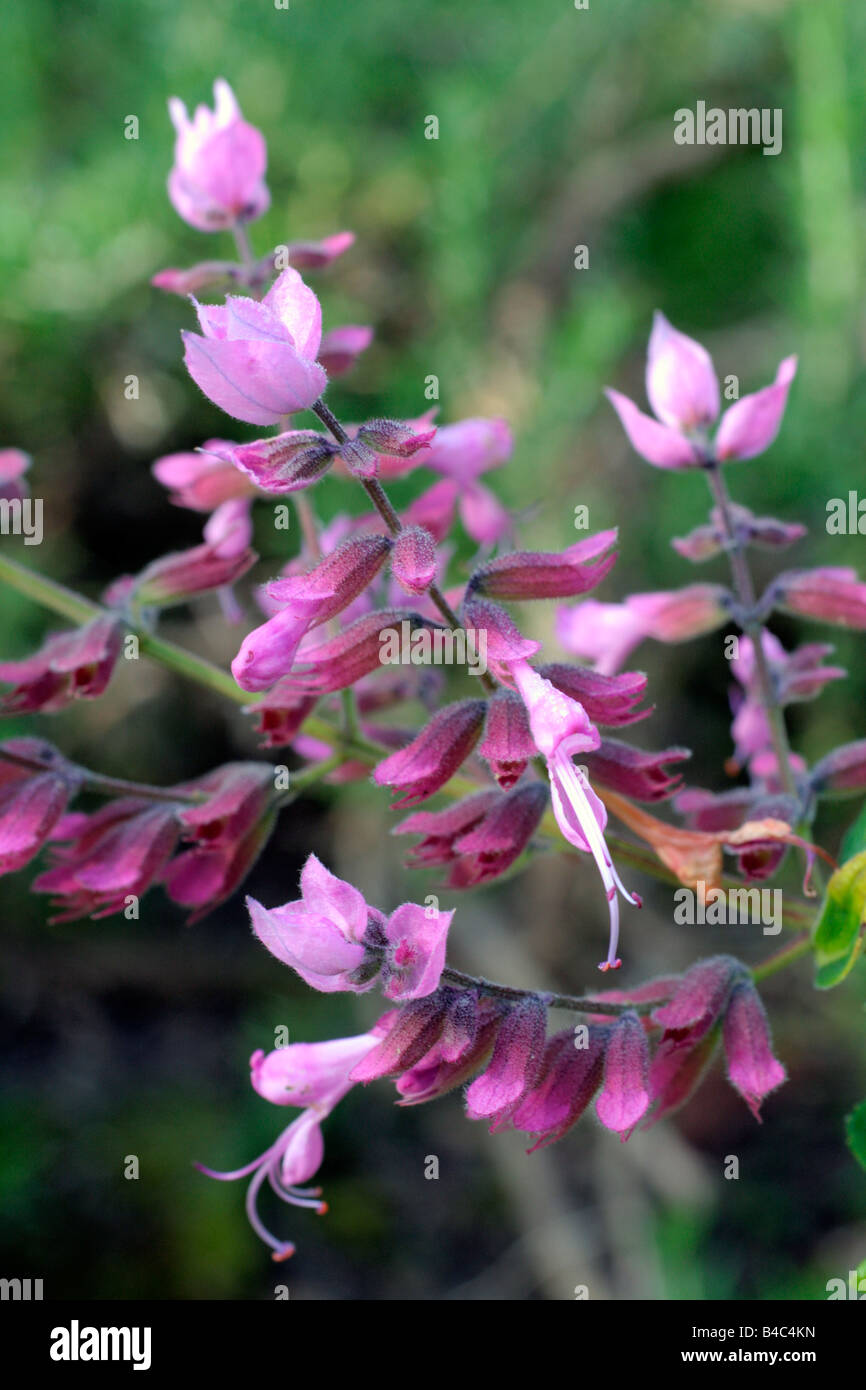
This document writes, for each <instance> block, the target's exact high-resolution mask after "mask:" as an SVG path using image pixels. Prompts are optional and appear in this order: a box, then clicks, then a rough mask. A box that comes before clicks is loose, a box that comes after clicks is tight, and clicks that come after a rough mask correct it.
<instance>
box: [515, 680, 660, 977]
mask: <svg viewBox="0 0 866 1390" xmlns="http://www.w3.org/2000/svg"><path fill="white" fill-rule="evenodd" d="M511 673H512V676H513V677H514V683H515V685H516V686H517V689H518V690H519V691H520V694H521V696H522V697H523V701H524V703H525V705H526V709H527V712H528V714H529V723H530V727H531V729H532V736H533V738H534V739H535V744H536V747H537V748H538V751H539V752H540V753H541V754H542V755H543V757H544V758H545V759H546V761H547V771H548V775H549V777H550V792H551V796H552V799H553V813H554V815H555V817H556V823H557V825H558V826H559V828H560V830H561V831H562V834H563V835H564V836H565V838H566V840H568V842H569V844H571V845H574V846H575V848H576V849H580V850H583V851H584V852H585V853H588V854H591V855H592V857H593V859H594V860H595V862H596V865H597V867H598V871H599V873H600V874H601V879H602V883H603V884H604V889H605V893H606V894H607V901H608V907H609V910H610V944H609V946H608V953H607V959H606V960H605V961H603V962H602V964H601V965H600V967H599V969H601V970H616V969H618V968H619V966H620V965H621V964H622V962H621V961H620V959H619V958H618V956H617V954H616V948H617V943H618V940H619V902H618V900H617V894H618V893H621V894H622V896H623V897H624V898H625V900H626V902H628V903H631V904H632V906H634V907H640V905H641V903H640V898H638V897H637V896H636V895H633V894H631V893H629V892H628V890H627V889H626V888H624V887H623V884H622V882H621V881H620V878H619V875H618V874H617V872H616V869H615V868H614V866H613V861H612V859H611V857H610V854H609V853H608V848H607V845H606V844H605V841H604V828H605V826H606V824H607V811H606V810H605V807H604V803H603V802H602V801H600V800H599V798H598V797H597V796H596V794H595V792H594V791H593V790H592V787H591V786H590V785H589V782H588V780H587V778H586V775H585V773H584V772H582V771H581V769H580V767H578V766H577V765H576V764H575V762H574V757H575V755H576V754H579V753H580V754H582V753H588V752H591V751H592V750H594V749H597V748H598V747H599V745H600V743H601V739H600V737H599V734H598V730H597V729H596V728H595V726H594V725H593V724H592V723H590V720H589V718H588V716H587V714H586V711H585V710H584V709H583V707H582V706H581V705H579V704H578V703H577V701H576V700H571V699H569V697H568V696H567V695H563V693H562V691H561V690H557V689H556V687H555V686H553V685H551V683H550V681H547V680H545V679H544V678H543V677H542V676H539V674H538V672H537V671H535V670H533V668H532V667H531V666H530V664H529V662H528V661H515V662H513V663H512V665H511Z"/></svg>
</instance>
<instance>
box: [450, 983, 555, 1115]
mask: <svg viewBox="0 0 866 1390" xmlns="http://www.w3.org/2000/svg"><path fill="white" fill-rule="evenodd" d="M546 1025H547V1004H546V1001H545V1000H544V999H543V998H541V997H540V996H538V995H534V994H530V995H527V996H526V998H524V999H522V1000H521V1001H520V1003H519V1004H515V1005H514V1006H513V1007H512V1008H511V1009H510V1010H509V1011H508V1013H507V1014H506V1016H505V1019H504V1020H503V1022H502V1024H501V1026H500V1028H499V1032H498V1033H497V1035H496V1042H495V1043H494V1044H493V1055H492V1056H491V1058H490V1061H489V1063H488V1065H487V1067H486V1069H485V1070H484V1071H483V1072H482V1073H481V1075H480V1076H478V1077H476V1079H475V1080H474V1081H473V1082H472V1085H471V1086H469V1088H468V1089H467V1091H466V1114H467V1115H468V1117H469V1119H470V1120H489V1121H490V1130H491V1133H492V1132H493V1131H494V1130H497V1129H501V1128H503V1127H504V1126H505V1125H506V1124H507V1123H508V1122H509V1120H510V1119H511V1116H512V1115H513V1114H514V1112H515V1110H516V1109H517V1107H518V1106H519V1105H520V1103H521V1101H522V1100H524V1098H525V1097H526V1095H527V1094H528V1093H529V1092H530V1091H531V1090H532V1088H533V1087H534V1086H535V1084H536V1082H537V1080H538V1076H539V1072H540V1070H541V1065H542V1060H543V1057H544V1043H545V1036H544V1035H545V1028H546Z"/></svg>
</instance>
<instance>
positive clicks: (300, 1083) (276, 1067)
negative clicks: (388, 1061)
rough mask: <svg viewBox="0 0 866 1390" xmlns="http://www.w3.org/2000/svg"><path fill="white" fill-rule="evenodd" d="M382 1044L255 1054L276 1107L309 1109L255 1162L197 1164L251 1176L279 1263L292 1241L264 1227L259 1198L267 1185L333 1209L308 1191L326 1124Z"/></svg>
mask: <svg viewBox="0 0 866 1390" xmlns="http://www.w3.org/2000/svg"><path fill="white" fill-rule="evenodd" d="M378 1041H379V1038H378V1036H377V1035H376V1034H375V1033H363V1034H361V1035H360V1036H358V1037H354V1038H340V1039H338V1040H337V1041H335V1042H327V1043H295V1044H292V1045H291V1046H290V1047H283V1048H279V1049H277V1051H276V1052H271V1053H269V1054H268V1056H265V1054H264V1053H263V1052H254V1053H253V1055H252V1057H251V1058H250V1067H251V1079H252V1083H253V1086H254V1088H255V1089H256V1090H257V1091H258V1092H259V1094H260V1095H263V1096H264V1097H265V1098H266V1099H267V1100H270V1101H273V1103H274V1104H276V1105H298V1106H306V1107H307V1108H306V1109H304V1110H302V1112H301V1114H300V1115H298V1117H297V1119H295V1120H293V1121H292V1123H291V1124H290V1125H289V1126H288V1128H287V1129H284V1130H283V1132H282V1134H281V1135H280V1136H279V1138H278V1139H277V1140H276V1142H275V1143H273V1144H272V1145H271V1146H270V1148H268V1149H266V1150H265V1152H264V1153H263V1154H260V1155H259V1157H258V1158H255V1159H253V1161H252V1163H247V1164H246V1165H245V1166H244V1167H243V1168H236V1169H234V1171H232V1172H217V1171H216V1170H215V1169H213V1168H205V1167H204V1165H203V1164H201V1163H197V1164H196V1167H197V1168H198V1170H199V1172H201V1173H204V1174H205V1175H206V1176H207V1177H209V1178H217V1179H219V1180H220V1181H221V1182H233V1181H234V1180H235V1179H236V1178H246V1177H251V1179H252V1180H251V1182H250V1185H249V1188H248V1189H247V1200H246V1211H247V1217H248V1219H249V1222H250V1225H251V1226H252V1228H253V1230H254V1231H255V1232H256V1235H258V1236H259V1238H260V1239H261V1240H262V1241H264V1243H265V1245H268V1246H270V1248H271V1250H272V1252H273V1254H272V1258H273V1259H274V1260H277V1261H280V1260H285V1259H288V1257H289V1256H290V1255H293V1254H294V1251H295V1247H294V1245H293V1244H292V1243H291V1241H285V1240H280V1239H279V1238H278V1237H277V1236H275V1235H273V1234H272V1232H271V1231H269V1230H268V1228H267V1227H266V1226H265V1225H264V1223H263V1221H262V1219H261V1217H260V1216H259V1214H258V1207H257V1204H258V1195H259V1192H260V1190H261V1187H262V1184H263V1183H264V1182H265V1181H267V1182H268V1183H269V1184H270V1186H271V1187H272V1188H273V1190H274V1192H275V1193H276V1195H277V1196H278V1197H279V1198H281V1200H282V1201H284V1202H287V1203H289V1205H290V1206H295V1207H307V1208H309V1209H310V1210H312V1211H315V1212H316V1213H317V1214H318V1215H320V1216H321V1215H324V1213H325V1212H326V1211H327V1209H328V1208H327V1205H326V1203H324V1202H323V1201H322V1200H321V1196H322V1191H321V1188H307V1187H302V1186H301V1185H300V1184H302V1183H306V1182H309V1180H310V1178H312V1177H313V1175H314V1174H315V1173H317V1172H318V1170H319V1168H320V1167H321V1164H322V1159H323V1157H324V1142H323V1139H322V1130H321V1125H322V1121H323V1120H324V1119H326V1118H327V1116H328V1115H329V1114H330V1113H331V1111H332V1110H333V1109H334V1106H335V1105H336V1104H337V1103H338V1101H340V1100H342V1098H343V1096H344V1095H346V1093H347V1092H348V1091H350V1090H351V1088H352V1084H353V1083H352V1082H351V1080H350V1079H349V1073H350V1071H351V1069H352V1067H353V1065H354V1064H355V1063H357V1062H358V1061H360V1060H361V1058H363V1057H364V1056H365V1054H366V1053H367V1052H369V1051H370V1049H371V1048H373V1047H375V1046H376V1044H377V1042H378Z"/></svg>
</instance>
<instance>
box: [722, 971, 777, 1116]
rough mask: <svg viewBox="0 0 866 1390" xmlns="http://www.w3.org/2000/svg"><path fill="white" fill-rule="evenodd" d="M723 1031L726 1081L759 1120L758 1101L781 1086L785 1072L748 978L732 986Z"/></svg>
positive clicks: (756, 995) (765, 1018)
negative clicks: (726, 1068) (776, 1054)
mask: <svg viewBox="0 0 866 1390" xmlns="http://www.w3.org/2000/svg"><path fill="white" fill-rule="evenodd" d="M722 1032H723V1037H724V1043H725V1057H726V1060H727V1064H728V1080H729V1081H730V1083H731V1085H732V1086H733V1087H735V1089H736V1090H737V1091H739V1093H740V1095H741V1096H742V1097H743V1099H744V1100H745V1102H746V1104H747V1105H748V1107H749V1109H750V1110H751V1112H752V1114H753V1115H754V1117H755V1119H756V1120H760V1118H761V1116H760V1107H761V1102H762V1101H763V1099H764V1097H765V1096H768V1095H769V1094H770V1092H771V1091H775V1089H776V1087H777V1086H781V1084H782V1082H783V1081H784V1080H785V1079H786V1076H787V1073H786V1071H785V1068H784V1067H783V1066H782V1064H781V1062H778V1061H777V1060H776V1058H775V1057H774V1056H773V1052H772V1046H771V1041H770V1027H769V1024H768V1023H767V1015H766V1013H765V1011H764V1006H763V1004H762V1003H761V1000H760V997H759V995H758V991H757V990H756V989H755V986H754V985H753V984H752V982H751V980H749V979H742V980H740V981H738V983H737V984H736V985H735V986H734V989H733V992H732V994H731V998H730V1001H729V1003H728V1007H727V1010H726V1012H725V1021H724V1025H723V1029H722Z"/></svg>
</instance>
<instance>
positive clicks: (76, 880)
mask: <svg viewBox="0 0 866 1390" xmlns="http://www.w3.org/2000/svg"><path fill="white" fill-rule="evenodd" d="M179 809H180V804H179V803H172V802H157V803H154V802H152V801H144V800H143V799H139V798H134V797H123V798H121V799H120V800H118V801H112V802H110V803H109V804H108V805H106V806H103V807H101V808H100V810H98V811H94V812H93V814H92V815H84V814H75V815H70V816H66V817H64V819H63V820H61V821H60V822H59V823H58V825H57V826H56V828H55V830H54V832H53V833H52V835H51V839H52V840H56V841H64V842H65V843H62V844H58V846H57V847H56V848H55V849H54V850H53V851H52V856H51V857H52V866H51V867H50V868H49V869H47V870H46V872H45V873H43V874H40V876H39V878H37V879H36V881H35V883H34V884H33V888H34V891H35V892H37V893H50V894H51V895H52V897H53V903H52V906H54V907H57V908H60V909H62V910H61V911H60V912H58V914H57V915H56V916H55V917H54V918H53V919H52V920H53V921H55V922H67V921H71V920H72V919H74V918H76V917H88V916H90V917H107V916H109V915H110V914H112V913H114V912H122V911H123V909H124V908H125V907H128V906H129V905H130V903H131V902H133V901H134V900H137V899H139V898H141V897H142V896H143V895H144V894H145V893H146V892H147V890H148V889H149V888H151V887H152V886H153V885H154V884H155V883H158V882H159V881H160V879H161V877H162V874H163V872H164V870H165V868H166V866H167V864H168V861H169V859H170V858H171V855H172V854H173V852H174V849H175V846H176V845H177V841H178V837H179V835H180V824H179V822H178V819H177V811H178V810H179Z"/></svg>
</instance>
